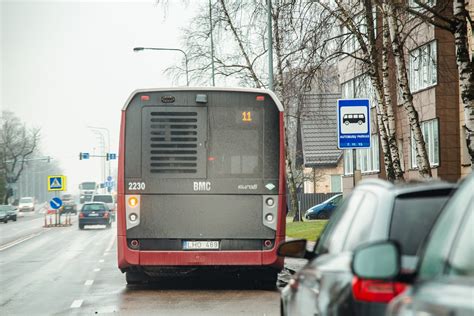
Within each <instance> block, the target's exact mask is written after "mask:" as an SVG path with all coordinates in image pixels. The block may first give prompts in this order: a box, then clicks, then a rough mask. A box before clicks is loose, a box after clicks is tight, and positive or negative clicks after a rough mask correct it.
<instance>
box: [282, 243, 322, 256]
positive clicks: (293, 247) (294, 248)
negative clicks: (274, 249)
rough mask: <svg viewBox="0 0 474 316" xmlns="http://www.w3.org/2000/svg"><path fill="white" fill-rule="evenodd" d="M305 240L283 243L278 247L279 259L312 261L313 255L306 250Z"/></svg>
mask: <svg viewBox="0 0 474 316" xmlns="http://www.w3.org/2000/svg"><path fill="white" fill-rule="evenodd" d="M306 243H307V241H306V239H297V240H290V241H285V242H283V243H281V244H280V246H278V255H279V256H280V257H290V258H301V259H312V258H313V257H314V254H313V253H311V252H308V251H307V250H306Z"/></svg>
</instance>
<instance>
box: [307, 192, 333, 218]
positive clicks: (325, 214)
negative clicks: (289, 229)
mask: <svg viewBox="0 0 474 316" xmlns="http://www.w3.org/2000/svg"><path fill="white" fill-rule="evenodd" d="M341 201H342V194H337V195H335V196H333V197H331V198H329V199H327V200H326V201H324V202H323V203H320V204H318V205H315V206H313V207H312V208H310V209H308V210H307V211H306V212H305V214H304V217H305V218H306V219H328V218H329V217H330V216H331V214H332V212H333V211H334V209H335V208H336V207H337V206H338V205H339V204H340V203H341Z"/></svg>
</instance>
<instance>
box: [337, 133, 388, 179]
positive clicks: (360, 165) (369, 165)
mask: <svg viewBox="0 0 474 316" xmlns="http://www.w3.org/2000/svg"><path fill="white" fill-rule="evenodd" d="M371 143H372V146H371V147H370V148H361V149H356V154H357V169H359V170H360V171H361V172H362V173H369V172H379V171H380V159H379V137H378V135H377V134H374V135H372V136H371ZM352 173H353V160H352V149H346V150H344V174H345V175H351V174H352Z"/></svg>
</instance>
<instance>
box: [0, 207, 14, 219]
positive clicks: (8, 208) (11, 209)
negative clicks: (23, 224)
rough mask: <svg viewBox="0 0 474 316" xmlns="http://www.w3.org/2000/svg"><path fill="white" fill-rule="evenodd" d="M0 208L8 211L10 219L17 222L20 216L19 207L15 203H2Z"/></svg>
mask: <svg viewBox="0 0 474 316" xmlns="http://www.w3.org/2000/svg"><path fill="white" fill-rule="evenodd" d="M0 210H2V211H6V212H7V217H8V220H9V221H14V222H16V220H17V217H18V208H17V207H16V206H13V205H0Z"/></svg>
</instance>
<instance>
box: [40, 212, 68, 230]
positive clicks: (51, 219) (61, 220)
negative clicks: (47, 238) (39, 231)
mask: <svg viewBox="0 0 474 316" xmlns="http://www.w3.org/2000/svg"><path fill="white" fill-rule="evenodd" d="M71 225H72V217H71V213H66V214H61V213H60V212H59V211H56V210H48V211H47V212H45V213H44V226H43V227H45V228H48V227H67V226H71Z"/></svg>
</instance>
